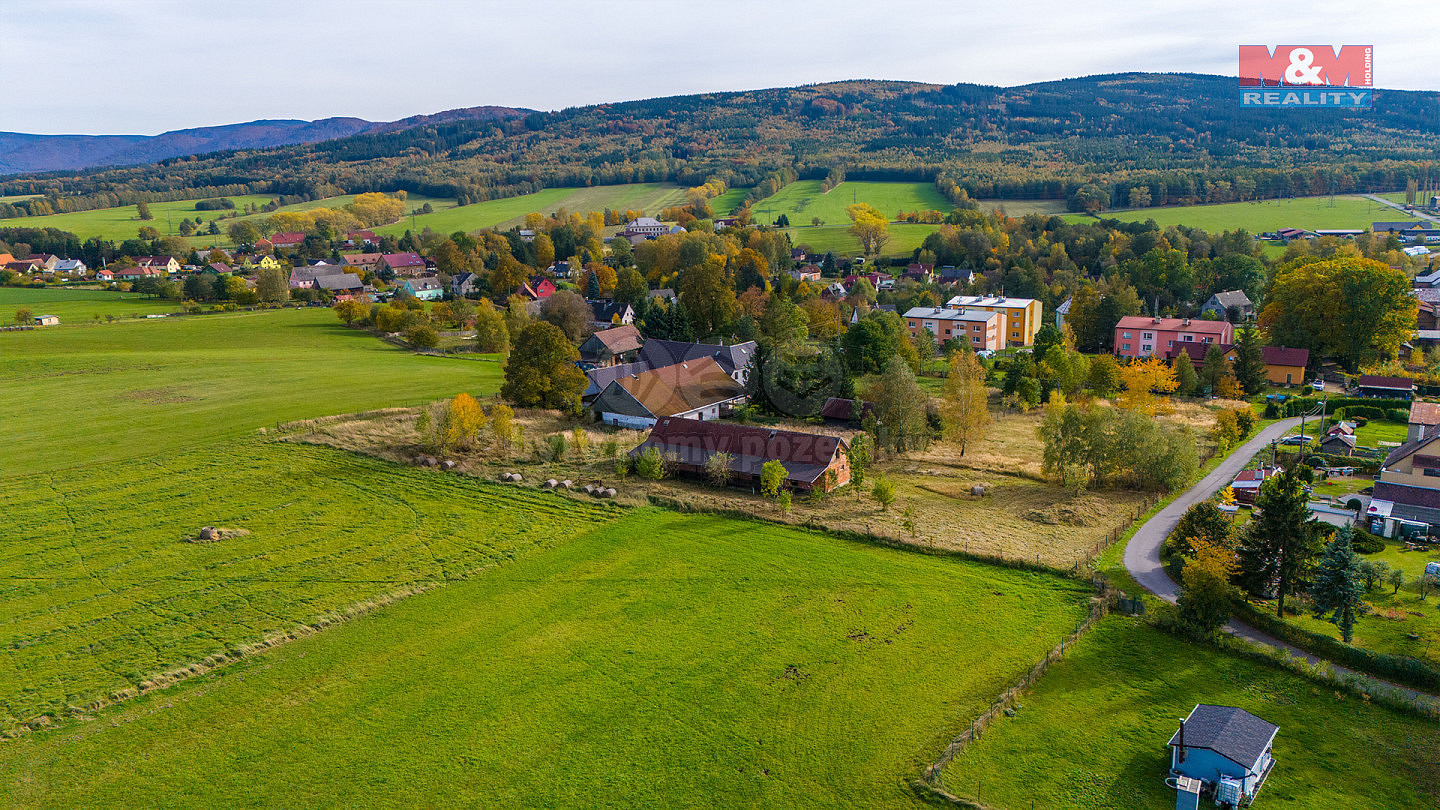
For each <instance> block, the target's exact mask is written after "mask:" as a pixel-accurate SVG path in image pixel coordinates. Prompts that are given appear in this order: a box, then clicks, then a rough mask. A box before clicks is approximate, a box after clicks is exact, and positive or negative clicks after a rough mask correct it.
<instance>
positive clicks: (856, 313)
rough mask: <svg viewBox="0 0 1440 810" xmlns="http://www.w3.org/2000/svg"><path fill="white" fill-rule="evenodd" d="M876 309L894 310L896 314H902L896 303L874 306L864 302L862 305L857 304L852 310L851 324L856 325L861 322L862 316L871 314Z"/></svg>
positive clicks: (881, 310) (882, 310)
mask: <svg viewBox="0 0 1440 810" xmlns="http://www.w3.org/2000/svg"><path fill="white" fill-rule="evenodd" d="M875 310H879V311H880V312H893V313H895V314H896V315H899V314H900V310H898V309H896V307H895V305H894V304H876V305H875V306H873V307H867V306H865V305H864V304H861V305H860V306H857V307H855V309H853V310H851V312H850V325H851V326H854V325H855V324H857V323H859V322H860V319H861V318H863V317H865V316H866V315H869V314H870V313H871V312H873V311H875Z"/></svg>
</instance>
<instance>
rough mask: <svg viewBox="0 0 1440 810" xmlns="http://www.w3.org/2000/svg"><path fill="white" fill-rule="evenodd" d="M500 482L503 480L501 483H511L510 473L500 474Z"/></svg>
mask: <svg viewBox="0 0 1440 810" xmlns="http://www.w3.org/2000/svg"><path fill="white" fill-rule="evenodd" d="M500 480H501V481H509V480H510V473H500Z"/></svg>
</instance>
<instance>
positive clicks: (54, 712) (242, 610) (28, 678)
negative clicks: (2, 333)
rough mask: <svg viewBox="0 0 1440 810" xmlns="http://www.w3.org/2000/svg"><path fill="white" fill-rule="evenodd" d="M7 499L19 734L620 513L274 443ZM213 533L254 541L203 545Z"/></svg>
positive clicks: (1, 682) (148, 462) (184, 452)
mask: <svg viewBox="0 0 1440 810" xmlns="http://www.w3.org/2000/svg"><path fill="white" fill-rule="evenodd" d="M10 458H14V456H10ZM0 501H3V502H4V503H5V504H6V511H7V520H6V526H7V532H6V538H7V539H6V540H4V541H3V542H0V576H3V577H4V579H5V580H6V581H7V582H8V583H9V584H8V587H7V588H6V589H5V591H4V594H3V596H0V615H3V616H5V617H6V618H5V623H4V629H3V631H0V650H3V651H4V652H3V654H0V706H3V707H4V708H5V714H4V717H3V718H0V723H3V724H4V727H5V728H13V727H14V726H15V724H16V723H17V722H24V721H27V720H30V719H31V718H34V717H37V716H38V715H42V714H47V715H49V716H50V717H51V718H53V719H57V720H58V719H62V718H65V717H66V716H67V715H69V714H71V713H73V712H75V711H77V709H76V708H74V707H82V706H85V705H86V704H87V703H90V702H91V701H93V700H97V699H102V698H105V697H106V696H109V695H113V694H116V693H120V694H125V693H126V690H135V689H136V688H138V687H139V686H140V685H141V684H143V683H145V682H146V681H148V680H151V679H154V678H156V677H157V676H160V675H161V674H162V673H164V672H166V671H168V670H172V669H176V668H181V667H184V666H187V665H189V664H192V663H195V662H200V661H204V660H205V659H206V658H208V657H210V656H212V655H224V654H225V653H227V652H230V651H233V650H236V649H239V648H243V647H244V646H245V645H247V644H252V643H254V642H258V641H260V640H262V639H264V638H266V637H269V636H272V635H274V634H283V633H287V632H292V631H294V630H295V629H296V628H299V627H304V626H307V625H310V624H312V623H315V622H317V621H320V620H322V619H323V618H324V617H326V616H327V615H334V614H337V613H339V612H342V611H344V610H346V609H347V608H350V607H351V606H352V605H357V604H365V603H367V602H371V601H373V600H377V599H379V600H384V599H386V598H390V597H395V596H404V595H407V594H409V593H412V592H414V591H416V590H423V589H424V588H427V587H430V586H433V585H435V584H439V583H444V582H451V581H455V580H458V579H463V578H465V577H467V576H469V575H470V574H472V573H474V572H476V571H478V570H480V569H483V568H485V567H487V566H491V565H495V564H497V563H499V562H503V561H505V560H507V559H511V558H513V557H515V556H517V555H521V554H523V553H525V552H526V550H527V549H531V548H534V547H540V546H546V545H550V544H553V543H557V542H560V541H562V540H563V539H564V538H566V537H570V536H572V535H574V534H577V533H580V532H583V531H585V530H587V529H589V528H592V527H594V526H595V525H597V524H599V523H600V522H603V521H604V520H607V519H608V515H609V513H610V512H611V511H612V510H613V507H609V508H607V507H606V506H602V505H600V504H598V503H595V504H592V503H570V502H565V501H562V500H561V499H560V498H558V497H555V496H546V495H542V494H539V493H535V492H531V491H524V490H521V491H513V490H511V491H507V490H504V489H502V488H501V487H499V486H498V485H488V484H484V483H481V482H479V481H475V480H473V479H466V478H461V477H459V476H455V475H442V474H441V473H439V472H437V471H434V470H426V469H422V468H417V467H401V466H397V465H392V464H388V463H385V462H383V461H378V460H375V459H369V458H366V457H364V456H357V455H352V454H346V453H341V452H338V451H334V450H330V449H328V448H319V447H313V446H306V445H278V444H275V443H265V442H263V441H262V440H258V439H247V440H237V441H234V442H230V443H225V444H217V445H211V446H209V447H207V448H206V449H205V450H203V451H194V450H190V449H180V450H173V451H169V452H164V453H152V454H148V455H147V456H146V457H144V458H135V459H129V460H125V461H119V462H114V463H109V464H103V465H102V464H90V465H84V466H80V467H72V468H68V469H66V470H63V471H61V472H58V473H38V474H34V475H19V476H12V477H7V478H4V479H0ZM204 526H217V527H222V528H224V529H229V530H239V531H240V532H243V534H241V535H240V536H235V537H228V536H227V537H224V538H223V539H220V540H216V541H214V542H197V538H198V536H199V532H200V529H201V528H202V527H204Z"/></svg>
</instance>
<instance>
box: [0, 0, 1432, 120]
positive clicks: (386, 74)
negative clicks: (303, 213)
mask: <svg viewBox="0 0 1440 810" xmlns="http://www.w3.org/2000/svg"><path fill="white" fill-rule="evenodd" d="M1266 9H1269V10H1266ZM1437 30H1440V6H1436V5H1435V4H1433V3H1413V2H1390V1H1389V0H1369V1H1368V2H1365V3H1356V2H1333V1H1332V0H1315V1H1314V2H1306V3H1293V2H1287V3H1282V4H1275V5H1273V6H1267V5H1265V4H1262V3H1259V2H1256V0H1249V2H1230V0H1226V1H1225V2H1199V1H1196V0H1192V1H1191V2H1155V1H1154V0H1150V1H1149V2H1129V1H1128V0H1127V1H1126V2H1110V3H1106V2H1101V0H1094V2H1084V3H1077V2H1074V0H1059V1H1058V2H1055V1H1053V0H1045V1H1044V2H1028V3H1027V2H1005V3H996V2H994V1H993V0H988V1H987V2H969V1H968V0H965V1H963V2H947V0H928V1H927V2H912V0H866V1H865V2H851V0H841V1H838V2H823V1H822V0H793V1H792V0H766V1H765V2H755V1H754V0H722V1H721V2H661V1H660V0H627V1H626V2H590V1H587V0H580V1H576V0H505V1H504V2H492V1H491V0H284V1H283V2H277V1H276V0H0V87H3V88H4V90H3V92H0V130H3V131H10V132H30V133H40V134H61V133H73V134H140V135H154V134H158V133H160V132H164V131H167V130H173V129H182V128H188V127H199V126H214V125H218V124H227V123H237V122H242V121H250V120H255V119H261V118H299V119H306V120H312V119H317V118H327V117H331V116H355V117H359V118H366V119H370V120H375V121H388V120H394V119H397V118H404V117H407V116H411V115H421V114H427V113H434V112H439V111H442V110H448V109H453V108H456V107H473V106H481V105H488V104H495V105H502V106H509V107H528V108H532V109H539V110H555V109H561V108H564V107H571V106H579V105H585V104H595V103H601V102H606V101H625V100H632V99H641V98H654V97H657V96H670V95H682V94H688V93H699V92H707V91H719V90H746V89H755V88H763V87H781V86H791V85H797V84H808V83H814V82H826V81H835V80H840V79H903V80H913V81H925V82H935V83H941V84H953V83H956V82H974V83H979V84H997V85H1007V86H1008V85H1016V84H1025V83H1029V82H1036V81H1047V80H1053V79H1062V78H1068V77H1073V76H1085V75H1092V74H1097V73H1115V72H1124V71H1154V72H1191V73H1212V74H1222V75H1231V76H1233V75H1236V60H1237V46H1238V45H1291V44H1307V45H1308V44H1317V43H1332V44H1337V45H1346V44H1361V45H1366V44H1373V45H1375V57H1374V59H1375V84H1376V86H1377V87H1382V88H1391V89H1405V90H1440V36H1437V34H1436V31H1437Z"/></svg>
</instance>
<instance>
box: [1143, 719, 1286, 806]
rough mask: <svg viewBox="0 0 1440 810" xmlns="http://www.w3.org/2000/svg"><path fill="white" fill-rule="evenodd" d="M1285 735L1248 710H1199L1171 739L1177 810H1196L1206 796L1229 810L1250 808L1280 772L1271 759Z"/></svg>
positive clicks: (1171, 765)
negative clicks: (1273, 772) (1272, 772)
mask: <svg viewBox="0 0 1440 810" xmlns="http://www.w3.org/2000/svg"><path fill="white" fill-rule="evenodd" d="M1279 731H1280V727H1279V726H1277V725H1275V724H1273V723H1268V722H1266V721H1264V720H1261V719H1260V718H1258V717H1256V716H1255V715H1253V714H1251V713H1249V712H1247V711H1245V710H1244V709H1237V708H1234V707H1233V706H1212V705H1210V704H1208V703H1201V704H1198V705H1196V707H1195V708H1194V709H1191V710H1190V716H1189V717H1186V718H1185V719H1184V720H1181V721H1180V730H1179V731H1176V732H1175V736H1173V737H1171V738H1170V749H1171V750H1170V774H1171V777H1172V778H1173V782H1174V785H1173V786H1174V787H1176V793H1175V807H1176V810H1180V808H1190V809H1192V810H1193V808H1195V807H1196V806H1197V802H1198V801H1199V797H1200V795H1201V793H1204V794H1205V795H1206V796H1209V797H1213V798H1214V800H1215V803H1216V804H1218V805H1220V806H1223V807H1244V806H1246V805H1249V804H1250V802H1252V801H1254V799H1255V794H1256V793H1259V792H1260V787H1261V786H1262V785H1264V784H1265V778H1266V777H1268V776H1269V775H1270V769H1271V768H1272V767H1274V766H1275V760H1274V759H1273V757H1272V756H1271V754H1272V747H1273V746H1274V744H1275V735H1276V733H1277V732H1279ZM1187 780H1188V781H1187ZM1197 780H1198V781H1199V782H1200V783H1201V784H1200V785H1199V786H1198V787H1197V786H1195V785H1194V782H1195V781H1197Z"/></svg>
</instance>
